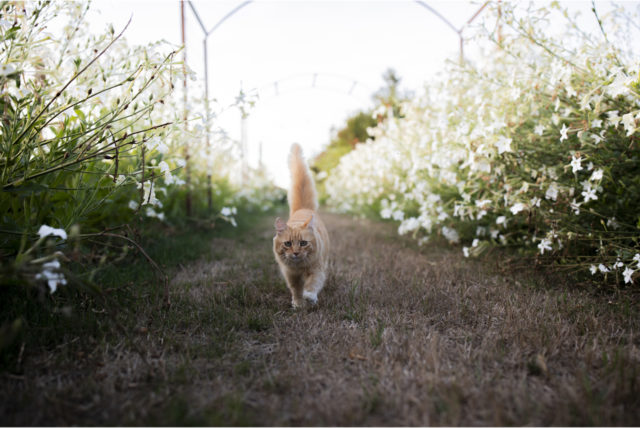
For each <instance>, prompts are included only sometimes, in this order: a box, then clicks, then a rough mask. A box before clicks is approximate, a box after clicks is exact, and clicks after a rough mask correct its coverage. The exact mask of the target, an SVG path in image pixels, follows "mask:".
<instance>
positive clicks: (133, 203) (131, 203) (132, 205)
mask: <svg viewBox="0 0 640 428" xmlns="http://www.w3.org/2000/svg"><path fill="white" fill-rule="evenodd" d="M139 206H140V205H138V203H137V202H136V201H133V200H131V201H129V208H130V209H132V210H133V211H135V210H137V209H138V207H139Z"/></svg>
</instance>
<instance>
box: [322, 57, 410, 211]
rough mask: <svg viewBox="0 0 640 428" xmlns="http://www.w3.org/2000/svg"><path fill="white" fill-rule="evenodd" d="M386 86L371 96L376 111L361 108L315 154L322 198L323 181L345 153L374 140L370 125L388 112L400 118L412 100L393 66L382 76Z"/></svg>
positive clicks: (380, 119)
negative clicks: (401, 105)
mask: <svg viewBox="0 0 640 428" xmlns="http://www.w3.org/2000/svg"><path fill="white" fill-rule="evenodd" d="M382 79H383V80H384V82H385V85H384V86H383V87H382V88H380V89H379V90H378V91H377V92H375V93H374V94H373V95H372V98H373V99H374V101H375V105H376V107H375V108H374V110H373V111H371V110H361V111H358V112H357V113H355V114H354V115H353V116H351V117H349V118H348V119H347V123H346V125H345V126H344V127H343V128H342V129H340V130H338V131H337V132H335V130H334V132H333V133H334V134H335V135H334V136H333V138H332V139H331V141H330V142H329V144H328V145H327V148H326V149H325V150H324V151H323V152H322V153H320V154H319V155H318V156H316V157H315V159H313V161H312V166H311V169H312V170H313V171H314V172H315V173H316V182H317V185H318V191H319V194H320V199H321V200H324V184H323V180H324V178H325V177H326V176H327V174H328V173H329V172H330V171H331V170H332V169H333V168H335V167H336V166H337V165H338V163H340V159H341V158H342V156H344V155H346V154H347V153H349V152H350V151H352V150H353V149H354V148H355V147H356V145H357V144H358V143H364V142H366V141H367V140H369V139H371V136H370V134H369V132H368V131H367V130H368V129H369V128H374V127H376V126H377V125H378V123H380V122H382V121H383V120H385V119H386V118H387V116H388V114H389V111H392V112H393V116H394V117H400V116H401V112H400V104H401V103H402V102H403V101H405V100H407V99H409V97H410V94H409V92H407V91H403V90H401V89H400V82H401V80H402V78H401V77H399V76H398V75H397V73H396V71H395V70H394V69H392V68H389V69H387V71H385V72H384V74H383V75H382Z"/></svg>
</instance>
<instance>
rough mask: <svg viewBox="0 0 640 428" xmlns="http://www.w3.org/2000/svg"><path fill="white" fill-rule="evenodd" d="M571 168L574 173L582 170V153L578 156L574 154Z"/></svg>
mask: <svg viewBox="0 0 640 428" xmlns="http://www.w3.org/2000/svg"><path fill="white" fill-rule="evenodd" d="M571 169H572V172H573V173H574V174H575V173H576V172H578V171H580V170H582V157H581V156H580V155H578V156H577V157H576V156H575V155H574V157H573V159H572V160H571Z"/></svg>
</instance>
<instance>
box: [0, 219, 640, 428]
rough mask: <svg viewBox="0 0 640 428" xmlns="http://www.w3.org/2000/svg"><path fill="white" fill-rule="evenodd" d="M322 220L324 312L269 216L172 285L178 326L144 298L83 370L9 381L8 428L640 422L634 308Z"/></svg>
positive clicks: (358, 225)
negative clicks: (301, 291) (275, 240)
mask: <svg viewBox="0 0 640 428" xmlns="http://www.w3.org/2000/svg"><path fill="white" fill-rule="evenodd" d="M323 218H324V219H325V222H326V224H327V227H328V228H329V230H330V234H331V238H332V246H333V264H332V269H331V272H330V275H329V279H328V282H327V284H326V287H325V289H324V290H323V291H322V293H321V294H320V296H319V305H318V306H317V307H313V308H307V309H304V310H301V311H293V310H292V309H290V307H289V305H290V296H289V293H288V291H287V289H286V288H285V286H284V282H283V280H282V279H281V278H280V276H279V273H278V271H277V267H276V264H275V261H274V260H273V255H272V253H271V238H272V225H271V224H272V219H271V218H265V219H264V220H263V221H261V223H260V224H257V225H256V226H255V227H253V228H252V229H251V230H249V231H246V232H244V233H242V234H241V235H240V236H237V237H234V238H216V239H214V240H213V242H212V243H211V250H210V252H208V253H204V254H202V256H201V258H200V259H198V260H194V261H193V262H192V263H190V264H188V265H185V266H183V267H181V268H180V269H178V270H177V271H175V272H174V273H173V280H172V283H171V289H172V293H173V295H172V300H173V305H172V308H171V309H170V310H169V311H168V312H165V311H162V310H159V309H158V308H157V307H156V306H153V305H145V304H143V302H144V299H141V300H139V302H140V304H139V306H138V307H136V308H134V310H132V311H131V312H130V313H128V315H126V316H125V315H123V320H122V322H123V324H124V325H126V326H127V328H128V329H129V330H130V332H131V334H130V335H129V337H128V338H127V339H126V340H125V339H122V338H121V337H119V336H117V335H114V336H113V337H107V338H104V339H102V340H100V341H98V342H96V343H92V342H91V341H90V340H89V341H85V339H84V338H83V339H82V340H81V342H83V343H84V345H83V346H84V347H83V348H82V349H84V351H81V352H83V353H84V355H83V357H82V358H80V357H77V355H78V354H77V348H74V352H76V353H72V354H70V353H69V351H68V350H66V347H64V346H63V347H56V348H54V349H52V350H50V351H49V352H48V353H47V354H43V355H41V356H40V358H37V357H34V358H32V359H31V361H30V362H29V363H28V365H27V367H26V368H25V372H24V373H25V374H24V375H23V376H21V377H15V376H14V377H7V376H6V375H5V377H4V379H3V382H2V383H3V386H2V387H0V399H2V401H3V404H0V406H2V407H1V410H2V413H1V414H2V415H4V417H3V420H2V422H3V425H4V424H27V425H29V424H54V425H65V424H81V425H85V424H87V425H93V424H116V425H120V424H152V425H153V424H163V425H166V424H169V425H189V424H194V425H218V424H222V425H239V424H248V425H442V424H444V425H505V424H516V425H524V424H526V425H551V424H554V425H555V424H560V425H574V424H580V425H620V424H622V425H625V424H626V425H638V424H639V423H640V349H639V348H638V346H639V343H640V336H639V334H638V331H640V319H639V317H638V311H637V309H636V306H635V305H634V304H632V303H631V300H629V299H628V298H627V297H624V296H618V297H611V296H608V297H607V296H595V295H594V294H593V293H588V292H586V291H583V290H580V289H576V288H575V287H571V286H570V285H567V284H562V283H558V282H557V280H555V279H553V278H548V277H545V276H544V275H542V274H539V273H536V272H534V271H533V270H523V271H517V272H516V271H506V272H504V271H503V272H502V273H499V272H500V270H499V269H497V268H496V266H497V267H500V264H501V261H500V260H492V259H489V260H485V261H484V264H483V263H480V262H479V261H475V260H468V259H464V258H462V257H461V255H460V254H459V253H460V251H459V249H448V248H442V247H440V246H437V245H435V244H433V245H431V246H427V247H425V248H418V247H416V246H415V245H414V244H413V243H412V242H410V241H408V240H405V239H402V238H399V237H397V236H395V233H394V229H393V227H392V226H391V225H389V224H381V223H374V222H369V221H361V220H352V219H350V218H347V217H343V216H337V215H331V214H324V216H323ZM493 262H495V264H494V263H493ZM488 265H492V266H488ZM74 355H75V356H76V358H74V357H73V356H74ZM11 409H13V410H11Z"/></svg>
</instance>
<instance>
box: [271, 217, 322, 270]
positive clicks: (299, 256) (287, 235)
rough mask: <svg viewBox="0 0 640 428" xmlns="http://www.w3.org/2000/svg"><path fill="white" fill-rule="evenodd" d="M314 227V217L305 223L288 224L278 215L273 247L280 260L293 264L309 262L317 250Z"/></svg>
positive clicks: (298, 264) (299, 264)
mask: <svg viewBox="0 0 640 428" xmlns="http://www.w3.org/2000/svg"><path fill="white" fill-rule="evenodd" d="M313 227H314V218H313V217H311V218H310V219H309V220H307V221H306V222H305V223H303V224H300V225H294V226H289V225H287V223H285V222H284V221H283V220H282V219H281V218H279V217H278V218H277V219H276V222H275V228H276V236H275V238H273V249H274V251H275V252H276V254H277V255H278V257H279V258H280V260H282V261H283V262H285V263H286V264H288V265H291V266H302V265H305V264H307V263H309V262H310V261H311V259H312V257H313V255H314V254H315V252H316V250H317V245H316V244H317V241H316V236H315V234H314V231H313Z"/></svg>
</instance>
